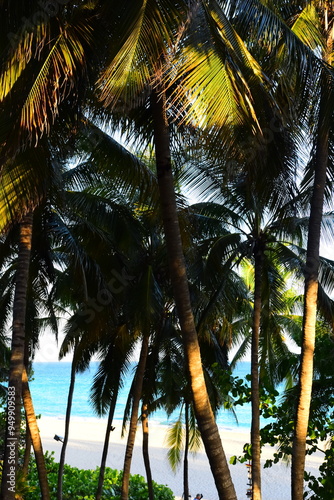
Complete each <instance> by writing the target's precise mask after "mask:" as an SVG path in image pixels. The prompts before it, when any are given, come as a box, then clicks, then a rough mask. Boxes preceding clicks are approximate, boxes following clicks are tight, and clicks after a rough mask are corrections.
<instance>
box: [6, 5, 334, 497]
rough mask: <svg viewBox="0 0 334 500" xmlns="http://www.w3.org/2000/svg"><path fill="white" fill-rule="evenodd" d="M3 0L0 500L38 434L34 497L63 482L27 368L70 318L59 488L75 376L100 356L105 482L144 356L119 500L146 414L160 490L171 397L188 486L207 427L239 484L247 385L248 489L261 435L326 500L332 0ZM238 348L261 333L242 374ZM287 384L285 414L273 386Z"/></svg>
mask: <svg viewBox="0 0 334 500" xmlns="http://www.w3.org/2000/svg"><path fill="white" fill-rule="evenodd" d="M0 9H1V13H2V15H1V20H0V24H1V30H0V152H1V156H0V158H1V186H0V213H1V222H0V229H1V241H0V269H1V276H0V290H1V298H0V301H1V302H0V303H1V318H0V356H1V359H2V360H3V363H2V368H3V369H2V372H1V377H2V380H3V381H6V384H7V389H4V391H2V392H4V394H5V396H4V397H5V401H6V407H7V410H6V411H7V417H6V423H5V436H4V444H3V460H2V478H3V479H2V485H1V495H0V498H1V499H2V500H14V498H15V495H16V492H15V488H16V491H18V489H17V488H18V484H19V483H20V484H21V485H22V488H23V489H24V484H25V481H27V477H28V476H29V465H28V463H29V452H30V440H31V442H32V446H33V449H34V453H35V458H34V460H35V462H36V464H37V469H38V477H39V488H40V494H41V495H42V498H43V499H49V498H52V495H53V494H54V492H53V489H50V486H51V482H50V477H49V474H47V472H46V470H47V469H46V467H47V465H46V461H45V457H44V453H43V448H42V443H41V442H40V438H39V433H38V426H37V422H36V416H35V414H34V410H33V403H32V400H31V397H30V391H29V381H28V376H29V374H30V372H31V366H32V364H33V359H34V353H35V350H36V348H37V346H38V340H39V336H40V334H41V331H42V330H43V328H45V327H48V328H49V329H51V330H52V331H53V332H54V333H55V335H57V334H58V329H59V322H60V320H65V326H64V333H65V339H64V342H63V344H62V346H61V349H60V357H62V356H64V355H66V354H67V353H69V352H70V351H72V353H73V361H72V376H71V385H70V390H69V397H68V410H67V417H66V433H65V439H64V443H63V448H62V457H61V461H60V464H59V468H58V480H57V493H56V495H57V499H59V500H60V499H61V498H66V493H65V489H64V485H65V480H66V475H67V474H69V469H68V468H67V467H66V465H65V452H66V443H67V437H68V428H69V425H70V411H71V397H72V396H71V395H72V391H73V387H74V383H75V374H76V372H78V371H80V370H84V369H86V368H87V366H89V363H90V360H91V359H92V356H97V357H98V359H99V361H100V365H99V370H98V373H97V375H96V377H95V379H94V383H93V385H92V390H91V398H92V404H93V407H94V409H95V411H96V412H97V413H98V414H99V415H100V416H107V415H108V424H107V429H106V439H105V446H104V451H103V457H102V459H101V467H100V469H99V472H98V473H97V472H95V475H96V476H97V474H98V481H97V482H98V485H96V487H97V491H96V494H95V497H96V498H97V499H98V498H103V494H104V493H103V491H104V490H103V488H105V486H103V485H105V484H107V483H108V481H109V479H108V477H107V470H106V467H105V465H106V457H107V454H108V439H109V435H110V431H111V428H112V423H113V418H114V411H115V407H116V405H117V397H118V394H119V391H120V389H121V387H122V385H123V382H124V379H125V377H128V376H129V374H128V367H129V361H130V359H131V356H132V354H133V352H135V351H137V352H138V351H139V352H140V355H139V361H138V364H137V368H136V371H135V374H134V376H133V382H132V385H131V390H130V392H129V396H128V402H127V405H126V410H125V414H124V422H123V425H124V429H125V428H126V425H127V424H129V429H128V440H127V446H126V452H125V457H124V467H123V471H122V475H121V477H122V480H121V485H120V488H119V491H118V492H117V495H119V497H120V498H121V500H127V499H128V498H132V496H131V495H132V490H131V488H132V489H133V488H135V487H134V486H131V479H130V470H131V460H132V453H133V447H134V440H135V436H136V432H137V424H138V421H139V420H140V419H142V422H143V429H144V433H143V434H144V460H145V466H146V472H147V481H148V490H147V493H145V495H147V496H148V497H149V498H150V500H153V498H160V497H159V496H158V493H157V492H156V491H155V487H154V483H153V479H152V476H151V471H150V461H149V446H148V435H147V433H146V432H145V429H146V428H148V420H149V417H150V415H151V414H153V413H154V411H155V409H157V408H164V409H165V411H166V412H167V414H171V412H172V411H173V410H175V409H176V408H179V409H181V414H180V418H179V420H178V421H177V423H176V424H175V427H174V432H173V433H171V435H170V445H171V450H170V455H169V457H170V460H171V463H172V466H173V467H175V466H176V465H177V464H178V463H179V462H180V452H181V449H182V447H183V445H184V455H183V457H184V487H183V488H184V493H185V494H187V491H188V481H187V474H188V464H187V456H188V450H189V448H191V446H192V445H195V444H196V442H197V441H198V437H199V436H200V437H201V440H202V442H203V445H204V448H205V452H206V454H207V457H208V460H209V463H210V468H211V471H212V475H213V478H214V482H215V485H216V488H217V495H218V497H219V498H220V499H221V500H235V499H236V498H237V494H236V490H235V487H234V484H233V481H232V476H231V472H230V467H229V464H228V462H227V459H226V456H225V452H224V449H223V445H222V441H221V438H220V433H219V429H218V426H217V422H216V414H217V412H218V411H219V409H221V408H222V407H228V408H233V405H235V404H237V403H239V404H240V403H242V402H243V401H245V400H247V399H248V400H249V401H251V406H252V418H251V422H250V428H251V433H250V434H251V435H250V446H249V447H247V458H248V459H250V460H252V488H251V495H252V500H261V498H262V484H261V475H262V474H263V471H262V466H261V446H262V444H263V443H264V442H266V440H268V441H269V442H270V443H271V444H272V443H274V444H276V445H278V446H281V449H282V450H284V451H279V452H278V454H277V455H276V457H277V458H282V457H284V456H287V455H291V498H292V500H302V498H303V496H304V487H305V479H307V481H308V487H309V488H311V490H312V491H313V493H312V495H313V497H312V498H326V494H328V493H326V492H328V491H329V488H331V480H330V478H329V476H330V474H329V472H328V471H329V470H330V466H331V464H332V455H331V447H330V449H329V451H328V453H327V452H326V453H325V460H324V464H323V466H322V468H321V471H320V472H321V477H320V479H319V480H317V478H313V477H311V478H310V477H307V476H305V459H306V455H307V453H309V452H310V449H309V448H308V446H309V445H311V451H312V450H313V449H315V448H316V443H317V439H319V436H321V437H325V436H329V437H330V436H331V435H332V428H331V424H330V420H328V419H330V416H329V415H330V412H331V404H330V402H331V401H332V392H331V390H332V373H331V372H330V371H329V372H327V369H325V368H323V366H325V363H328V364H329V366H331V365H332V362H331V358H330V356H331V354H332V348H331V346H332V341H333V312H334V308H333V306H334V303H333V299H332V294H333V288H334V264H333V262H332V261H331V260H329V259H324V258H321V257H320V243H321V237H322V238H323V239H324V240H325V241H327V243H329V244H332V243H333V238H334V225H333V224H334V220H333V211H332V209H333V203H332V195H333V193H332V187H333V150H334V149H333V137H332V136H333V134H332V131H333V125H332V124H333V106H334V101H333V35H332V33H333V22H334V17H333V7H332V5H331V3H328V2H320V1H316V0H312V1H305V2H300V1H299V2H298V1H296V2H292V3H291V2H290V3H289V4H287V3H284V2H283V3H282V2H276V1H274V2H272V3H270V4H268V2H264V1H261V0H248V1H245V0H236V1H234V2H227V1H224V0H191V1H186V0H176V1H173V0H138V1H133V2H123V3H122V2H119V1H118V0H117V1H115V0H109V1H105V0H93V1H87V0H80V1H79V2H71V1H70V0H65V1H60V0H54V1H52V2H46V3H43V2H40V1H39V0H38V1H36V0H29V1H24V2H23V1H17V2H12V1H10V0H0ZM189 192H191V193H192V194H193V195H195V196H196V201H197V203H196V204H192V205H189V204H188V201H187V196H188V195H189ZM292 281H293V283H294V286H293V287H292V286H291V282H292ZM302 289H304V293H302V292H301V290H302ZM91 297H95V298H96V300H97V302H98V305H97V307H96V301H95V308H94V307H93V306H92V304H94V301H93V302H92V299H91ZM287 337H290V338H292V339H293V340H294V342H295V343H296V344H297V345H298V346H299V347H300V355H296V354H295V353H292V352H291V351H290V349H289V345H288V344H287V343H286V342H285V339H286V338H287ZM326 342H327V344H326ZM236 344H237V345H238V348H239V351H238V355H237V357H238V356H239V357H240V356H241V354H243V353H244V352H245V350H246V348H247V347H248V348H250V353H251V373H250V381H251V384H250V387H244V386H243V385H242V383H241V384H240V383H239V381H236V380H234V379H233V377H232V375H231V372H230V370H231V369H232V368H233V366H234V361H232V360H231V359H230V358H231V355H230V351H231V347H232V346H233V345H236ZM324 345H326V346H327V347H326V348H324ZM237 357H236V358H235V360H237ZM318 358H319V359H320V362H319V359H318ZM282 383H285V384H286V394H285V396H284V398H285V399H284V404H283V406H282V408H283V407H288V408H289V413H290V414H293V415H294V418H293V419H290V420H289V422H286V421H285V420H284V415H283V414H281V412H280V411H279V409H278V408H277V407H276V406H275V401H272V399H273V398H274V397H275V394H276V388H277V385H278V384H282ZM1 389H3V387H1ZM324 400H326V403H324ZM284 405H287V406H284ZM22 408H24V415H25V418H26V420H27V424H28V425H27V429H26V434H25V443H26V445H25V448H26V454H25V459H24V466H23V467H22V471H23V472H22V473H21V472H19V470H20V468H21V455H20V454H21V450H20V446H19V443H20V442H21V439H20V437H21V428H22V424H21V420H22ZM183 410H184V424H185V441H184V443H183V442H182V439H181V437H182V436H181V434H182V431H181V429H182V427H183V421H182V418H181V415H182V411H183ZM261 411H263V413H264V414H270V415H271V416H273V415H275V417H276V424H275V425H273V426H272V428H270V429H269V428H268V427H267V428H265V429H261V428H260V412H261ZM316 422H317V423H316ZM315 427H316V429H315ZM10 443H11V444H10ZM13 443H14V444H13ZM314 443H315V444H314ZM312 446H313V448H312ZM12 461H13V462H12ZM12 463H14V468H11V464H12ZM13 470H15V471H17V472H15V473H14V475H13V473H12V471H13ZM85 474H88V473H84V475H85ZM9 476H10V477H11V481H10V482H8V481H7V480H6V479H7V478H8V477H9ZM94 477H95V476H94ZM95 479H96V480H97V477H96V478H95ZM73 481H76V479H75V480H74V479H73ZM12 483H13V485H14V483H16V486H15V487H14V486H11V487H9V486H8V485H11V484H12ZM29 494H30V493H28V491H27V492H26V494H23V497H24V498H30V497H29V496H26V495H29ZM110 494H111V493H110ZM112 494H114V493H112ZM82 495H83V493H82ZM85 495H88V496H87V498H88V497H89V495H92V493H91V492H89V493H85ZM147 496H146V498H147ZM136 498H139V497H138V496H137V497H136ZM161 498H163V497H161ZM164 498H165V497H164ZM166 498H167V497H166Z"/></svg>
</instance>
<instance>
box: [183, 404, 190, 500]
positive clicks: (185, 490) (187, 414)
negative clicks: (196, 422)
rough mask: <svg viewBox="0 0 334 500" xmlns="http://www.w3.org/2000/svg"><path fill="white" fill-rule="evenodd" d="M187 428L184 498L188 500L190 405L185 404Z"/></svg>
mask: <svg viewBox="0 0 334 500" xmlns="http://www.w3.org/2000/svg"><path fill="white" fill-rule="evenodd" d="M185 426H186V436H185V444H184V457H183V496H184V498H185V499H186V500H188V498H189V466H188V454H189V403H186V404H185Z"/></svg>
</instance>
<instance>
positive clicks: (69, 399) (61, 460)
mask: <svg viewBox="0 0 334 500" xmlns="http://www.w3.org/2000/svg"><path fill="white" fill-rule="evenodd" d="M74 358H75V349H74V356H73V360H72V365H71V380H70V387H69V389H68V396H67V406H66V416H65V431H64V439H63V444H62V447H61V452H60V458H59V469H58V481H57V500H62V498H63V474H64V465H65V454H66V447H67V442H68V436H69V432H70V420H71V410H72V401H73V393H74V385H75V368H76V364H75V360H74Z"/></svg>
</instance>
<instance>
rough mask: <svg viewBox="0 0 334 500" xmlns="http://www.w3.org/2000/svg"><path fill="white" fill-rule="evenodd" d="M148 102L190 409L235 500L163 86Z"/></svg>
mask: <svg viewBox="0 0 334 500" xmlns="http://www.w3.org/2000/svg"><path fill="white" fill-rule="evenodd" d="M151 105H152V112H153V121H154V140H155V154H156V168H157V177H158V184H159V192H160V203H161V211H162V218H163V224H164V230H165V236H166V246H167V254H168V263H169V271H170V276H171V281H172V285H173V290H174V299H175V304H176V309H177V312H178V316H179V321H180V327H181V332H182V338H183V344H184V350H185V355H186V359H187V368H188V371H189V376H190V384H191V390H192V394H193V401H194V410H195V414H196V419H197V424H198V427H199V430H200V432H201V436H202V440H203V444H204V447H205V450H206V454H207V456H208V459H209V463H210V467H211V470H212V474H213V477H214V480H215V483H216V487H217V491H218V494H219V499H220V500H235V499H236V493H235V489H234V485H233V483H232V479H231V474H230V470H229V467H228V464H227V460H226V456H225V453H224V450H223V446H222V443H221V439H220V435H219V431H218V427H217V424H216V422H215V418H214V414H213V412H212V408H211V405H210V400H209V397H208V393H207V388H206V385H205V379H204V374H203V369H202V361H201V355H200V348H199V343H198V337H197V332H196V327H195V322H194V316H193V312H192V308H191V302H190V293H189V285H188V279H187V273H186V264H185V259H184V254H183V249H182V241H181V232H180V226H179V220H178V214H177V206H176V198H175V191H174V180H173V173H172V164H171V155H170V143H169V127H168V121H167V114H166V109H165V101H164V92H163V88H157V89H156V90H154V91H153V92H152V98H151Z"/></svg>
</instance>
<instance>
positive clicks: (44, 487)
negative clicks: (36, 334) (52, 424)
mask: <svg viewBox="0 0 334 500" xmlns="http://www.w3.org/2000/svg"><path fill="white" fill-rule="evenodd" d="M22 397H23V405H24V409H25V412H26V417H27V422H28V426H29V433H30V436H31V442H32V445H33V449H34V453H35V459H36V465H37V471H38V479H39V485H40V489H41V495H42V499H43V500H49V499H50V490H49V484H48V478H47V472H46V467H45V460H44V453H43V447H42V441H41V436H40V433H39V429H38V425H37V420H36V415H35V411H34V405H33V402H32V398H31V393H30V389H29V382H28V375H27V370H26V369H25V368H24V369H23V375H22Z"/></svg>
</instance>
